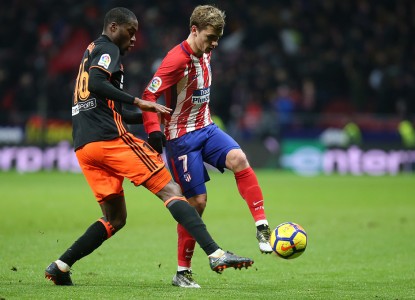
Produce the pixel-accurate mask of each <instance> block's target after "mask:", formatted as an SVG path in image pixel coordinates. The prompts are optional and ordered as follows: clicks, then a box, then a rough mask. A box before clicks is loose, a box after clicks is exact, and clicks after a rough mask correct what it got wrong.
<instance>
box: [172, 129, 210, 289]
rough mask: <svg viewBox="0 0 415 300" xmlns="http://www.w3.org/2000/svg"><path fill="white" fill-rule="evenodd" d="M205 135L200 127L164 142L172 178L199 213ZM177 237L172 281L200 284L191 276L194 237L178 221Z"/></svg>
mask: <svg viewBox="0 0 415 300" xmlns="http://www.w3.org/2000/svg"><path fill="white" fill-rule="evenodd" d="M204 136H205V135H204V134H203V129H202V130H200V131H198V132H192V133H191V134H187V135H185V136H183V137H181V138H178V139H175V140H173V141H168V142H167V145H166V150H167V151H166V152H167V157H168V158H169V159H168V162H169V167H170V170H171V172H172V174H173V176H174V179H175V181H176V182H178V183H179V184H180V186H181V188H182V191H183V192H184V195H185V197H186V199H187V201H188V202H189V203H190V205H192V206H193V207H194V208H195V209H196V211H197V212H198V213H199V215H200V216H202V214H203V212H204V210H205V207H206V199H207V194H206V186H205V182H206V181H208V180H209V175H208V173H207V171H206V168H205V166H204V164H203V158H202V154H201V149H202V145H203V142H204ZM177 238H178V239H177V272H176V274H175V275H174V277H173V281H172V283H173V285H175V286H179V287H199V285H198V284H197V283H196V282H195V281H194V279H193V275H192V274H193V273H192V265H191V263H192V257H193V253H194V249H195V244H196V241H195V240H194V238H193V237H192V236H191V234H190V233H188V232H187V231H186V229H185V228H184V227H183V226H182V225H181V224H177Z"/></svg>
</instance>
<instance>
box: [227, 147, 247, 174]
mask: <svg viewBox="0 0 415 300" xmlns="http://www.w3.org/2000/svg"><path fill="white" fill-rule="evenodd" d="M226 167H227V168H228V169H229V170H232V171H233V172H239V171H242V170H243V169H246V168H248V167H249V162H248V159H247V157H246V155H245V153H244V152H243V151H242V150H241V149H232V150H231V151H229V153H228V155H226Z"/></svg>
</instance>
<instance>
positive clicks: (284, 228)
mask: <svg viewBox="0 0 415 300" xmlns="http://www.w3.org/2000/svg"><path fill="white" fill-rule="evenodd" d="M270 244H271V247H272V250H274V252H275V253H276V254H277V255H278V256H279V257H282V258H284V259H292V258H296V257H299V256H300V255H301V254H303V253H304V251H305V248H306V247H307V233H306V232H305V230H304V228H303V227H301V226H300V225H298V224H296V223H293V222H285V223H282V224H280V225H278V226H277V228H275V229H274V230H273V231H272V232H271V238H270Z"/></svg>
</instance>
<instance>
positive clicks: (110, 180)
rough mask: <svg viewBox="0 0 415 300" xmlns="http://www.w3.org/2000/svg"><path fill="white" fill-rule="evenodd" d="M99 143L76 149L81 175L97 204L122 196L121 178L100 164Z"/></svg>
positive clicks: (100, 149)
mask: <svg viewBox="0 0 415 300" xmlns="http://www.w3.org/2000/svg"><path fill="white" fill-rule="evenodd" d="M102 154H103V153H102V148H101V144H100V142H96V143H90V144H87V145H85V146H84V147H82V148H81V149H78V150H77V151H76V156H77V158H78V162H79V165H80V167H81V170H82V173H83V174H84V176H85V178H86V180H87V182H88V184H89V186H90V187H91V189H92V192H93V193H94V196H95V198H96V199H97V201H98V202H99V203H102V202H103V201H104V200H105V199H108V198H111V196H114V197H115V196H117V195H123V187H122V183H123V179H124V178H123V177H122V176H119V175H118V174H116V173H115V172H114V171H112V170H111V169H108V168H106V166H105V164H103V163H102V159H101V158H102Z"/></svg>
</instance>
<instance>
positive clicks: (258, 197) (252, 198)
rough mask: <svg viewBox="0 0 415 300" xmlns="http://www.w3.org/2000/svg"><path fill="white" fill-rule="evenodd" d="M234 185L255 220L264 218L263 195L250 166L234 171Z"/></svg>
mask: <svg viewBox="0 0 415 300" xmlns="http://www.w3.org/2000/svg"><path fill="white" fill-rule="evenodd" d="M235 180H236V185H237V186H238V190H239V193H240V194H241V196H242V198H244V199H245V201H246V203H247V204H248V207H249V210H250V211H251V214H252V217H253V218H254V220H255V222H257V221H260V220H266V217H265V211H264V197H263V196H262V191H261V188H260V187H259V184H258V179H257V177H256V175H255V172H254V170H252V168H251V167H249V168H246V169H245V170H242V171H239V172H237V173H235Z"/></svg>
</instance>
